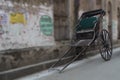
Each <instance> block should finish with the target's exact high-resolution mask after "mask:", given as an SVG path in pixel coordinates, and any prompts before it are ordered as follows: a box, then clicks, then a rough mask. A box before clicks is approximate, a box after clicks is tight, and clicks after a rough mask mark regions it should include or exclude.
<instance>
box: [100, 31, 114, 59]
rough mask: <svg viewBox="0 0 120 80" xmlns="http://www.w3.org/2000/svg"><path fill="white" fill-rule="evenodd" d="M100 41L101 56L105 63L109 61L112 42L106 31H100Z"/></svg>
mask: <svg viewBox="0 0 120 80" xmlns="http://www.w3.org/2000/svg"><path fill="white" fill-rule="evenodd" d="M100 41H101V47H100V53H101V56H102V58H103V59H104V60H105V61H108V60H110V59H111V56H112V41H111V38H110V35H109V33H108V31H106V30H103V31H102V33H101V40H100Z"/></svg>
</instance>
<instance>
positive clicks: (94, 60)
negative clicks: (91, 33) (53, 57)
mask: <svg viewBox="0 0 120 80" xmlns="http://www.w3.org/2000/svg"><path fill="white" fill-rule="evenodd" d="M60 68H61V67H59V69H60ZM17 80H120V48H116V49H114V50H113V57H112V59H111V61H108V62H105V61H104V60H102V58H101V56H100V55H96V56H93V57H89V58H87V59H84V60H82V61H77V62H75V63H73V64H71V65H70V66H69V67H68V68H67V69H65V70H64V72H63V73H61V74H60V73H58V71H50V72H48V71H44V72H40V73H36V74H33V75H30V76H26V77H23V78H20V79H17Z"/></svg>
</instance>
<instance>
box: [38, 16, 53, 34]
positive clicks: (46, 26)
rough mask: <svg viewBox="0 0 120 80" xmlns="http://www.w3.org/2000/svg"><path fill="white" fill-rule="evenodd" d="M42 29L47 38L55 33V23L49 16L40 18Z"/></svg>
mask: <svg viewBox="0 0 120 80" xmlns="http://www.w3.org/2000/svg"><path fill="white" fill-rule="evenodd" d="M40 29H41V32H43V34H44V35H46V36H52V33H53V21H52V18H51V17H50V16H48V15H42V16H41V18H40Z"/></svg>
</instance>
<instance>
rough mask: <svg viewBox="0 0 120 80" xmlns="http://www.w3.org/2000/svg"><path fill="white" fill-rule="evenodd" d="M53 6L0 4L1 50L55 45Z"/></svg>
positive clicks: (8, 2) (15, 3)
mask: <svg viewBox="0 0 120 80" xmlns="http://www.w3.org/2000/svg"><path fill="white" fill-rule="evenodd" d="M53 32H54V26H53V5H52V4H51V5H47V4H39V5H35V4H31V5H30V4H28V3H17V2H12V1H4V0H2V1H1V2H0V50H6V49H19V48H28V47H36V46H50V45H54V37H53V36H54V33H53Z"/></svg>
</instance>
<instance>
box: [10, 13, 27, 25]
mask: <svg viewBox="0 0 120 80" xmlns="http://www.w3.org/2000/svg"><path fill="white" fill-rule="evenodd" d="M10 23H12V24H17V23H21V24H26V19H25V16H24V14H23V13H11V14H10Z"/></svg>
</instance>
